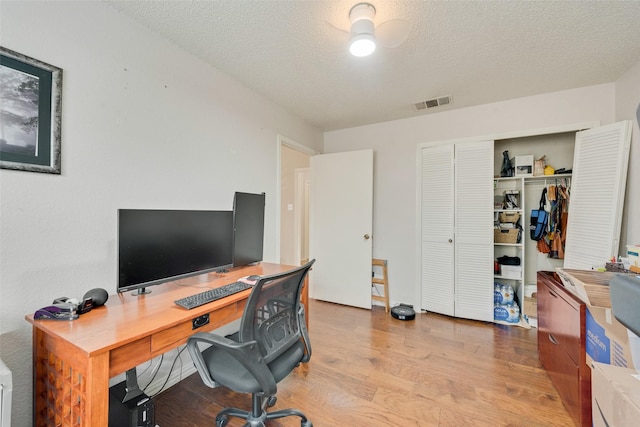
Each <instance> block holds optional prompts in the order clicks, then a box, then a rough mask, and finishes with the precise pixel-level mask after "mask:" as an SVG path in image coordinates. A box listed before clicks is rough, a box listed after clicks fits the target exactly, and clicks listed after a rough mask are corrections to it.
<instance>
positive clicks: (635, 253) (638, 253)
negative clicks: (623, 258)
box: [627, 245, 640, 267]
mask: <svg viewBox="0 0 640 427" xmlns="http://www.w3.org/2000/svg"><path fill="white" fill-rule="evenodd" d="M627 258H629V261H631V264H633V265H635V266H636V267H640V245H627Z"/></svg>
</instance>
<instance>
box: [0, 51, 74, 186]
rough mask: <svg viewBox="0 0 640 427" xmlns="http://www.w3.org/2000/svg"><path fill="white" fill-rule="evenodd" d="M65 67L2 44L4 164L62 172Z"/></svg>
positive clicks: (0, 152)
mask: <svg viewBox="0 0 640 427" xmlns="http://www.w3.org/2000/svg"><path fill="white" fill-rule="evenodd" d="M61 97H62V69H60V68H58V67H54V66H53V65H49V64H45V63H44V62H41V61H38V60H37V59H33V58H30V57H28V56H25V55H22V54H20V53H17V52H14V51H12V50H9V49H6V48H4V47H0V98H1V99H2V103H1V104H0V167H1V168H3V169H15V170H22V171H29V172H44V173H53V174H60V154H61V152H60V128H61V111H62V99H61Z"/></svg>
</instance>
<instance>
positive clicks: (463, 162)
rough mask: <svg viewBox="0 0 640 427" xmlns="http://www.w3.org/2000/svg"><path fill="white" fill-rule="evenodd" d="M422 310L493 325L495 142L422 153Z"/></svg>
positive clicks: (445, 147) (431, 149)
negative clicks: (484, 321) (491, 322)
mask: <svg viewBox="0 0 640 427" xmlns="http://www.w3.org/2000/svg"><path fill="white" fill-rule="evenodd" d="M421 161H422V170H421V173H422V177H421V189H420V190H421V234H422V246H421V247H422V253H421V268H422V270H421V292H422V295H421V308H422V309H425V310H427V311H433V312H436V313H440V314H446V315H448V316H456V317H465V318H468V319H476V320H486V321H491V320H493V236H492V232H493V179H492V178H493V141H474V142H469V143H457V144H447V145H442V146H434V147H426V148H423V149H422V160H421Z"/></svg>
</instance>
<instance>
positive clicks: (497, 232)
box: [493, 228, 520, 243]
mask: <svg viewBox="0 0 640 427" xmlns="http://www.w3.org/2000/svg"><path fill="white" fill-rule="evenodd" d="M519 237H520V229H519V228H506V229H504V228H494V229H493V241H494V242H495V243H518V241H519Z"/></svg>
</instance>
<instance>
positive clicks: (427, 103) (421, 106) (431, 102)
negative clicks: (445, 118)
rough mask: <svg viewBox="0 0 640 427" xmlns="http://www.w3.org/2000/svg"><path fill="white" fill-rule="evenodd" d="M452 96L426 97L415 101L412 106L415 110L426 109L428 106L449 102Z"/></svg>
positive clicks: (433, 106)
mask: <svg viewBox="0 0 640 427" xmlns="http://www.w3.org/2000/svg"><path fill="white" fill-rule="evenodd" d="M451 102H452V98H451V95H446V96H440V97H438V98H433V99H427V100H426V101H420V102H415V103H414V104H413V107H414V108H415V109H416V111H421V110H426V109H428V108H435V107H439V106H442V105H448V104H451Z"/></svg>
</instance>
